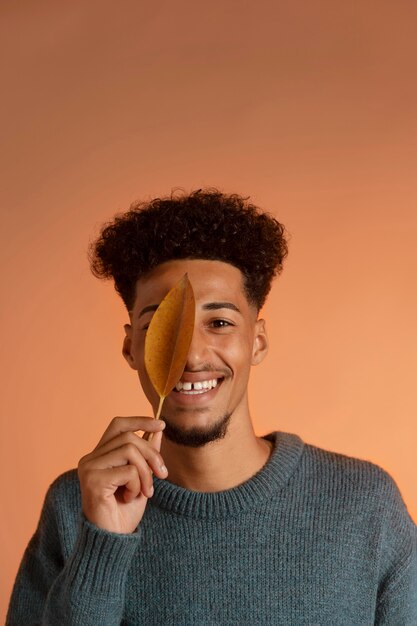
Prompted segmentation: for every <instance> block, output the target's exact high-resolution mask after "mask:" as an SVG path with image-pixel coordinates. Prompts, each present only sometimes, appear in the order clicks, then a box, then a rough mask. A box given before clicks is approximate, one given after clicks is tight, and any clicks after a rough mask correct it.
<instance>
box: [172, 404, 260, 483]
mask: <svg viewBox="0 0 417 626" xmlns="http://www.w3.org/2000/svg"><path fill="white" fill-rule="evenodd" d="M236 417H237V416H233V417H232V419H231V421H230V423H229V426H228V429H227V432H226V434H225V436H224V437H223V438H222V439H217V440H216V441H213V442H210V443H209V444H206V445H204V446H201V447H198V448H194V447H189V446H185V445H180V444H177V443H175V442H172V441H171V440H169V439H167V438H166V437H165V435H164V434H163V436H162V443H161V455H162V458H163V459H164V461H165V465H166V466H167V468H168V477H167V480H168V481H169V482H171V483H173V484H175V485H178V486H180V487H183V488H185V489H190V490H192V491H200V492H214V491H224V490H226V489H232V488H233V487H236V486H237V485H240V484H241V483H243V482H245V481H246V480H249V479H250V478H251V477H252V476H254V474H256V473H257V472H258V471H259V470H260V469H261V468H262V467H263V466H264V465H265V463H266V462H267V461H268V459H269V456H270V454H271V451H272V444H271V443H270V442H268V441H265V440H264V439H262V438H260V437H257V436H256V435H255V433H254V430H253V426H252V421H251V419H250V416H249V414H247V419H244V420H242V419H241V417H239V418H238V419H237V418H236Z"/></svg>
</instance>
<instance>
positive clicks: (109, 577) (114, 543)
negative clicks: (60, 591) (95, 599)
mask: <svg viewBox="0 0 417 626" xmlns="http://www.w3.org/2000/svg"><path fill="white" fill-rule="evenodd" d="M141 538H142V530H141V528H140V526H138V528H137V529H136V531H135V532H133V533H131V534H119V533H114V532H111V531H108V530H104V529H102V528H98V527H97V526H95V525H94V524H92V523H91V522H90V521H89V520H88V519H87V518H86V517H85V515H84V513H82V514H81V520H80V526H79V533H78V537H77V541H76V543H75V546H74V551H73V553H72V554H71V556H70V558H69V559H68V562H67V564H66V569H67V578H68V581H69V584H70V586H71V588H72V590H73V592H79V593H81V594H86V593H88V594H92V595H102V594H103V595H105V596H117V597H120V594H122V593H124V587H125V583H126V577H127V573H128V570H129V567H130V564H131V561H132V558H133V556H134V554H135V552H136V550H137V548H138V546H139V543H140V540H141Z"/></svg>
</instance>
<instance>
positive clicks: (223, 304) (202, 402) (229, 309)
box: [123, 259, 268, 447]
mask: <svg viewBox="0 0 417 626" xmlns="http://www.w3.org/2000/svg"><path fill="white" fill-rule="evenodd" d="M186 272H187V273H188V278H189V280H190V282H191V285H192V287H193V290H194V296H195V301H196V311H195V325H194V334H193V338H192V342H191V345H190V349H189V353H188V358H187V362H186V365H185V368H184V373H183V375H182V376H181V382H182V383H183V388H182V389H181V390H180V391H178V390H177V389H174V390H173V391H171V393H170V394H169V395H168V396H167V397H166V398H165V400H164V404H163V408H162V415H161V417H162V419H164V421H165V422H166V427H165V429H164V436H165V437H167V438H168V439H172V440H173V441H176V442H177V443H181V444H183V445H191V446H194V447H197V446H199V445H204V444H206V443H208V442H209V441H214V440H215V439H219V438H222V437H224V435H225V433H226V428H227V424H228V423H229V420H230V419H231V418H233V419H235V416H236V419H238V416H239V415H241V417H242V419H243V418H244V417H248V408H247V385H248V379H249V373H250V368H251V365H255V364H257V363H259V362H260V361H261V360H262V359H263V358H264V356H265V355H266V352H267V347H268V343H267V338H266V333H265V328H264V321H263V320H257V311H256V308H255V307H254V306H253V305H249V303H248V301H247V298H246V295H245V292H244V290H243V275H242V273H241V272H240V270H239V269H237V268H236V267H234V266H233V265H230V264H229V263H223V262H221V261H207V260H200V259H198V260H194V259H192V260H188V259H186V260H182V259H181V260H174V261H168V262H166V263H162V264H161V265H159V266H158V267H156V268H155V269H154V270H152V271H151V272H150V273H149V274H147V276H146V277H144V278H141V279H140V280H138V283H137V290H136V294H137V295H136V301H135V305H134V308H133V311H132V312H131V324H126V325H125V331H126V338H125V340H124V345H123V354H124V356H125V358H126V359H127V361H128V363H129V365H130V366H131V367H132V368H133V369H135V370H137V372H138V375H139V379H140V383H141V385H142V388H143V390H144V392H145V394H146V397H147V398H148V400H149V402H150V403H151V405H152V407H153V409H154V412H155V413H156V410H157V408H158V405H159V397H158V394H157V393H156V391H155V390H154V388H153V386H152V383H151V382H150V380H149V377H148V374H147V372H146V369H145V364H144V346H145V335H146V329H147V327H148V325H149V323H150V321H151V319H152V316H153V311H148V312H145V313H142V311H143V309H145V308H147V307H149V306H152V305H159V304H160V302H161V301H162V300H163V298H164V297H165V296H166V294H167V293H168V292H169V291H170V289H171V288H172V287H173V286H174V285H175V284H176V283H177V282H178V281H179V280H180V279H181V278H182V277H183V276H184V274H185V273H186ZM213 381H215V382H213ZM187 383H188V384H187ZM190 387H191V389H190Z"/></svg>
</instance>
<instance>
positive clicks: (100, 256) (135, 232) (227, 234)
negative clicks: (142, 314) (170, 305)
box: [88, 188, 288, 312]
mask: <svg viewBox="0 0 417 626" xmlns="http://www.w3.org/2000/svg"><path fill="white" fill-rule="evenodd" d="M248 199H249V198H243V197H242V196H239V195H238V194H224V193H222V192H220V191H219V190H217V189H213V188H208V189H198V190H197V191H193V192H191V193H189V194H186V193H185V192H183V193H182V195H174V192H172V193H171V195H170V196H168V197H164V198H155V199H153V200H151V201H149V202H141V201H139V202H135V203H134V204H132V205H131V206H130V209H129V210H128V211H127V212H125V213H122V214H120V213H118V214H116V216H115V218H114V220H113V221H112V222H106V223H105V224H104V225H103V226H102V228H101V231H100V236H99V237H98V239H97V240H96V241H93V242H91V243H90V244H89V248H88V258H89V262H90V269H91V271H92V273H93V275H94V276H96V277H97V278H103V279H113V280H114V287H115V289H116V291H117V293H118V294H119V295H120V297H121V298H122V300H123V302H124V304H125V306H126V308H127V310H128V312H130V311H132V309H133V306H134V303H135V299H136V283H137V281H138V279H139V278H141V277H142V276H144V275H145V274H146V273H147V272H149V271H150V270H152V269H153V268H155V267H156V266H157V265H159V264H160V263H163V262H165V261H170V260H174V259H207V260H215V261H223V262H225V263H230V264H231V265H234V266H235V267H237V268H238V269H239V270H240V271H241V272H242V274H243V285H244V290H245V294H246V297H247V299H248V302H249V303H250V304H252V305H254V306H255V307H256V308H257V310H258V312H259V310H260V309H261V308H262V306H263V304H264V302H265V300H266V297H267V295H268V293H269V291H270V289H271V283H272V279H273V278H274V276H275V275H276V274H280V273H281V271H282V269H283V268H282V262H283V260H284V258H285V257H286V256H287V254H288V246H287V240H286V238H285V235H284V233H285V227H284V226H283V225H282V224H280V223H279V222H278V221H277V220H276V219H275V218H274V217H273V216H272V215H270V214H268V213H264V212H261V211H260V210H259V209H258V208H257V207H256V206H255V205H253V204H251V203H249V202H248Z"/></svg>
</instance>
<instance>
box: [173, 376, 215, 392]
mask: <svg viewBox="0 0 417 626" xmlns="http://www.w3.org/2000/svg"><path fill="white" fill-rule="evenodd" d="M222 382H223V377H222V378H212V379H208V380H200V381H196V382H193V383H192V382H181V381H180V382H178V383H177V384H176V385H175V387H174V389H173V391H174V392H175V393H179V394H181V395H185V396H196V395H201V394H204V393H208V392H209V391H211V390H212V389H214V388H215V387H218V386H220V385H221V384H222Z"/></svg>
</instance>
